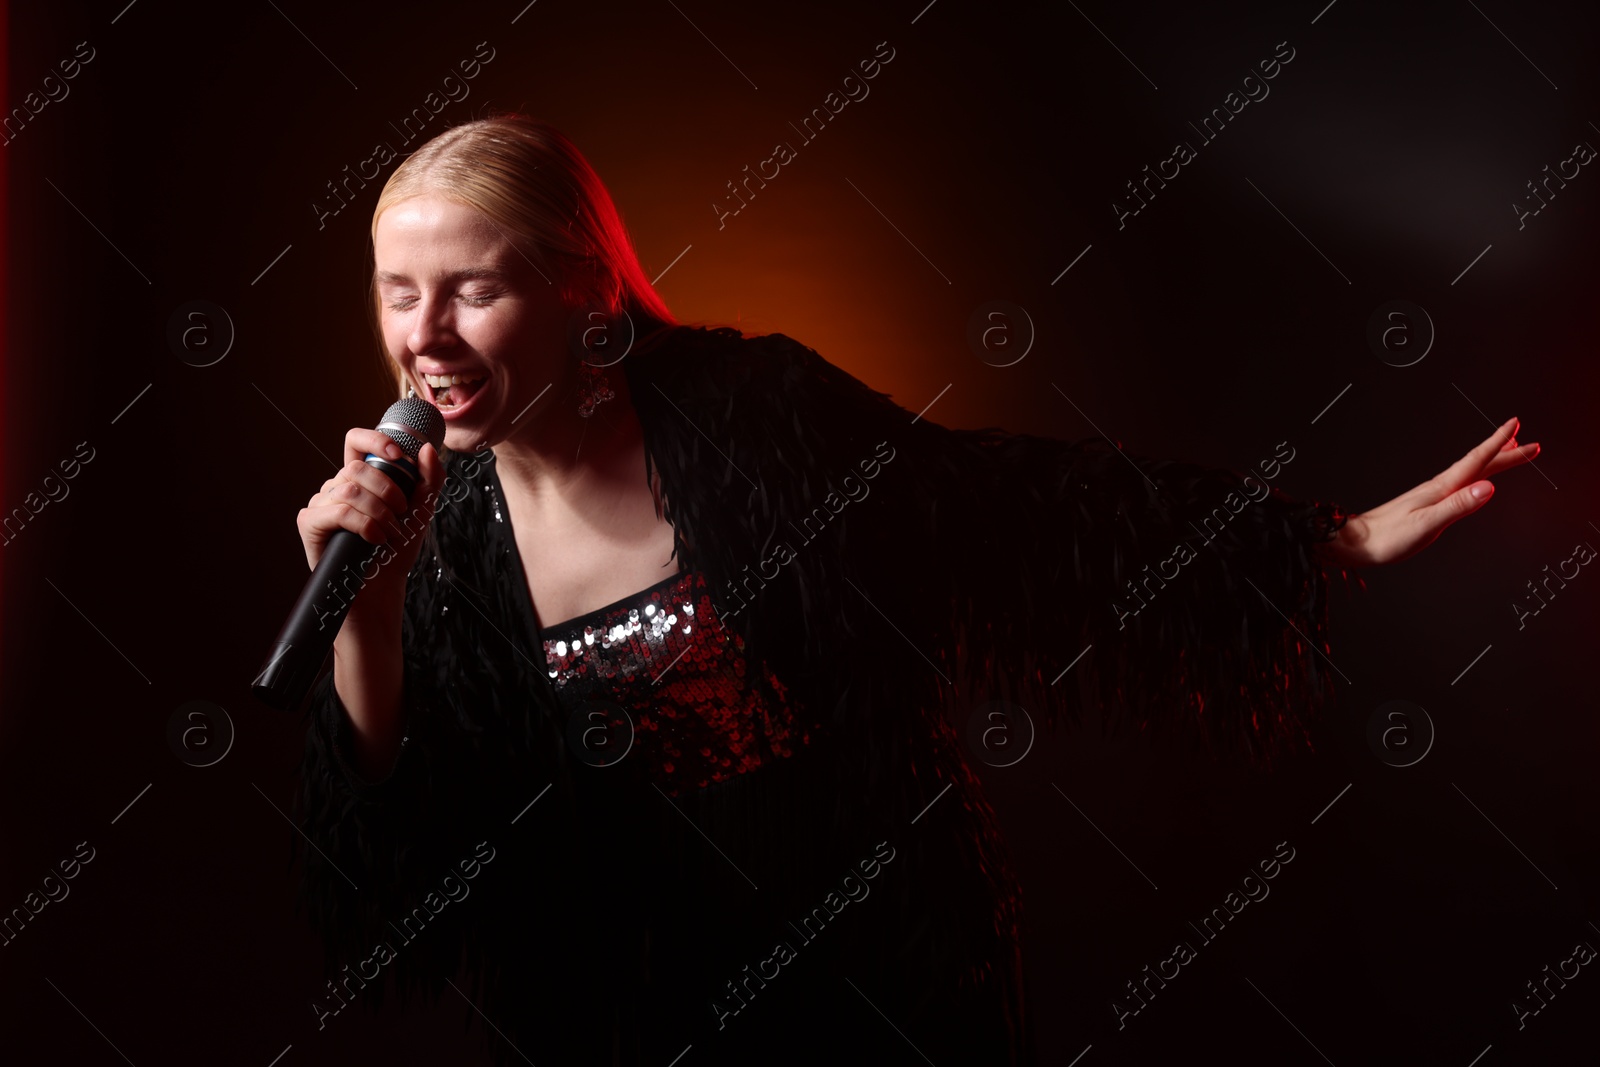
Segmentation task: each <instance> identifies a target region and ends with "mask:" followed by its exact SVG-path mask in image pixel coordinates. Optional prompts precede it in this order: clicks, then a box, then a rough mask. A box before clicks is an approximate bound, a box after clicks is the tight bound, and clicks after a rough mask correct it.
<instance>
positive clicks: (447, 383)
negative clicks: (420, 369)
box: [422, 371, 489, 412]
mask: <svg viewBox="0 0 1600 1067" xmlns="http://www.w3.org/2000/svg"><path fill="white" fill-rule="evenodd" d="M488 378H489V376H488V375H487V374H485V373H483V372H482V371H469V372H468V373H466V374H424V375H422V381H423V384H424V385H426V386H427V388H428V402H429V403H431V404H433V405H434V406H435V407H437V408H438V409H439V410H440V411H441V412H449V411H453V410H455V409H456V408H459V407H462V406H463V405H465V404H466V402H467V401H469V400H471V399H472V397H473V396H474V395H475V394H476V393H477V392H478V389H479V388H480V387H482V385H483V383H484V382H485V381H487V380H488Z"/></svg>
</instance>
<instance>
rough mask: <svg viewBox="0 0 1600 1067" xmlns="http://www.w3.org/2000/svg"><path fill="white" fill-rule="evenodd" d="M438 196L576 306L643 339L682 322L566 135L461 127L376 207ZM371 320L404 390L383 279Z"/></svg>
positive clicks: (370, 299)
mask: <svg viewBox="0 0 1600 1067" xmlns="http://www.w3.org/2000/svg"><path fill="white" fill-rule="evenodd" d="M430 194H431V195H436V196H440V197H442V198H444V199H446V200H452V201H455V202H457V203H460V204H464V205H466V206H467V207H470V208H473V209H474V210H476V211H478V212H480V213H481V214H483V215H484V216H485V217H486V218H488V219H489V220H490V221H491V222H493V223H494V224H495V226H497V227H498V228H499V229H500V230H501V231H502V232H504V233H505V234H506V236H507V237H508V238H509V239H510V240H511V241H512V243H513V244H514V245H515V246H516V247H517V249H518V250H519V251H521V252H522V253H523V254H524V255H525V256H527V257H528V259H529V261H530V262H532V263H533V264H534V265H535V266H536V267H537V268H538V270H539V272H540V273H542V274H543V275H544V276H545V277H546V278H548V279H549V280H550V281H551V282H552V283H553V284H555V285H556V286H557V288H558V291H559V292H560V297H561V301H562V303H563V304H565V305H566V306H567V307H569V308H580V307H585V306H589V307H593V308H595V309H596V310H601V311H604V312H605V313H606V314H608V315H617V316H619V315H622V314H626V315H627V316H628V317H629V318H630V319H631V320H632V322H633V328H634V332H635V335H636V336H639V337H643V336H644V335H646V334H648V333H650V332H652V331H653V330H655V329H657V328H659V327H662V326H671V325H675V324H676V320H675V319H674V318H673V317H672V312H671V311H669V310H668V309H667V305H666V304H665V303H664V302H663V301H662V299H661V297H659V296H658V295H656V291H655V288H654V287H653V286H652V285H651V284H650V281H649V279H647V278H646V277H645V273H644V269H643V268H642V267H641V266H640V265H639V257H638V254H637V253H636V252H635V251H634V249H633V242H632V241H631V240H630V239H629V238H628V231H627V229H626V228H625V227H624V226H623V224H622V216H621V215H620V214H619V213H618V211H617V207H616V205H615V204H614V203H613V202H612V200H611V194H610V193H609V192H608V191H607V190H606V187H605V184H604V183H602V182H601V181H600V176H599V175H598V174H596V173H595V170H594V168H593V167H591V166H590V165H589V161H588V160H587V159H585V158H584V157H583V154H582V153H581V152H579V151H578V149H577V147H576V146H575V145H573V143H572V142H571V141H569V140H568V139H567V138H566V137H565V136H564V135H563V134H562V133H561V132H560V131H559V130H557V129H556V128H555V127H554V126H552V125H550V124H549V123H548V122H545V121H544V120H542V119H536V118H532V117H530V116H528V115H522V114H518V113H515V112H500V113H496V114H492V115H491V116H489V117H488V118H482V119H476V120H474V121H472V122H467V123H463V124H462V125H460V126H454V127H452V128H450V129H448V130H446V131H444V132H443V133H441V134H439V135H438V136H437V137H435V138H433V139H432V140H431V141H428V142H427V143H426V144H424V145H423V146H422V147H421V148H418V149H417V150H416V151H415V152H413V153H412V154H411V155H410V156H408V157H407V158H406V159H405V161H404V162H402V163H401V164H400V165H399V166H398V167H396V168H395V170H394V173H393V174H391V175H389V180H388V181H386V182H384V185H383V191H382V192H381V193H379V194H378V203H377V206H376V207H374V208H373V209H372V241H373V246H374V247H375V246H376V243H377V234H378V216H380V215H382V214H383V212H384V211H385V210H386V209H388V208H391V207H393V206H394V205H396V204H398V203H400V202H402V201H405V200H410V199H412V198H414V197H418V196H427V195H430ZM367 285H368V290H367V314H368V316H369V320H370V322H371V325H372V329H373V335H374V336H375V337H376V338H377V340H378V348H379V351H380V353H382V354H383V362H384V364H385V366H386V367H387V368H388V370H389V372H390V374H391V376H393V377H394V379H395V381H396V383H397V385H398V387H399V388H400V389H401V390H402V391H403V390H404V389H405V387H406V385H407V383H406V381H405V380H404V379H403V377H402V376H401V373H400V369H399V367H398V366H396V365H395V362H394V360H392V359H390V358H389V356H388V352H387V350H386V348H385V346H384V342H383V333H382V328H381V326H380V324H379V316H378V293H377V286H376V280H375V278H374V277H373V276H372V273H371V272H369V274H368V279H367Z"/></svg>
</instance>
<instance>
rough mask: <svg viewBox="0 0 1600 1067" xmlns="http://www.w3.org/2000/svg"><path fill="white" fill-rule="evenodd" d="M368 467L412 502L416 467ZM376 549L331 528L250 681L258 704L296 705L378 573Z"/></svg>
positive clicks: (376, 459)
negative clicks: (359, 597)
mask: <svg viewBox="0 0 1600 1067" xmlns="http://www.w3.org/2000/svg"><path fill="white" fill-rule="evenodd" d="M367 463H369V464H370V465H372V466H373V467H376V468H377V469H378V470H380V471H383V473H385V474H387V475H388V476H389V477H390V478H391V479H393V480H394V482H395V484H396V485H398V486H399V487H400V489H401V491H402V492H404V493H405V495H406V499H407V500H410V499H411V494H412V492H414V491H415V489H416V487H417V483H418V481H419V480H420V478H421V474H420V472H419V471H418V470H417V468H416V466H415V465H413V464H412V463H411V462H409V461H408V460H404V459H401V460H390V459H385V458H383V457H382V456H374V455H371V454H368V456H367ZM377 551H378V546H377V545H375V544H373V543H372V542H370V541H368V540H366V539H365V538H363V537H362V536H360V535H359V534H356V533H352V532H351V531H349V530H335V531H334V532H333V535H332V536H330V537H329V538H328V542H327V544H326V545H324V546H323V549H322V558H321V559H319V560H317V565H316V567H314V568H313V569H312V571H311V578H310V579H309V580H308V581H307V582H306V585H305V588H304V589H303V590H301V592H300V599H298V600H296V601H295V604H294V607H293V608H292V609H291V610H290V612H289V618H288V621H286V622H285V623H284V624H283V630H282V631H281V632H280V633H279V634H278V639H277V640H276V641H274V642H273V643H272V650H271V651H270V652H269V653H268V656H267V662H266V665H265V666H263V667H262V668H261V671H260V673H259V674H257V675H256V677H255V680H254V681H253V682H251V683H250V691H251V692H252V693H254V694H255V696H256V697H257V699H259V700H260V701H261V702H262V703H264V704H266V705H267V706H268V707H271V708H277V709H278V710H279V711H290V710H292V709H294V708H296V707H298V706H299V704H300V702H301V701H302V700H303V699H304V698H305V695H306V693H307V692H309V691H310V689H311V685H312V683H313V682H315V681H316V680H317V675H318V674H320V673H321V672H322V665H323V663H324V662H325V661H326V660H327V658H328V652H329V651H330V650H331V649H332V648H333V639H334V638H335V637H337V636H338V634H339V627H340V626H342V625H344V619H345V616H346V615H348V614H349V613H350V605H351V604H352V603H354V602H355V598H356V594H358V593H359V592H360V591H361V589H362V588H363V587H364V586H365V585H366V583H367V581H368V580H369V579H371V578H372V577H373V576H374V575H376V574H377V570H376V568H372V569H370V571H369V568H368V564H369V563H371V561H372V557H373V556H374V555H376V554H377Z"/></svg>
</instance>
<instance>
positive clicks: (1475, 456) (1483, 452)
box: [1435, 418, 1519, 502]
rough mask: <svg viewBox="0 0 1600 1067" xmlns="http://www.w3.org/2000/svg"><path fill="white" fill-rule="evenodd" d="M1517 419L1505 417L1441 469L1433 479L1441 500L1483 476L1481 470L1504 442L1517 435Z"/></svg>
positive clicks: (1482, 470)
mask: <svg viewBox="0 0 1600 1067" xmlns="http://www.w3.org/2000/svg"><path fill="white" fill-rule="evenodd" d="M1518 425H1519V423H1518V421H1517V419H1515V418H1510V419H1507V420H1506V421H1505V422H1504V423H1502V424H1501V426H1500V428H1499V429H1498V430H1496V431H1495V432H1494V433H1492V434H1490V435H1489V436H1488V437H1487V438H1486V439H1485V440H1484V442H1483V443H1482V444H1480V445H1478V447H1476V448H1474V449H1473V450H1472V451H1471V452H1468V453H1467V454H1466V455H1464V456H1462V457H1461V458H1460V459H1458V460H1456V461H1455V462H1454V463H1452V464H1451V465H1450V466H1449V467H1447V468H1446V469H1445V470H1443V471H1441V472H1440V474H1439V476H1438V477H1437V478H1436V479H1435V482H1436V484H1437V488H1438V490H1439V493H1440V496H1441V500H1440V501H1438V502H1443V498H1444V497H1445V496H1446V495H1447V494H1450V493H1454V492H1455V491H1457V490H1458V489H1462V488H1465V487H1466V486H1467V485H1468V483H1470V482H1474V481H1477V480H1478V479H1479V478H1481V477H1483V472H1484V469H1485V468H1486V467H1488V465H1489V461H1490V460H1492V459H1493V458H1494V456H1495V453H1497V452H1499V451H1500V449H1501V448H1502V447H1503V446H1504V445H1505V443H1506V442H1507V441H1509V440H1511V439H1512V438H1513V437H1515V436H1516V435H1517V428H1518Z"/></svg>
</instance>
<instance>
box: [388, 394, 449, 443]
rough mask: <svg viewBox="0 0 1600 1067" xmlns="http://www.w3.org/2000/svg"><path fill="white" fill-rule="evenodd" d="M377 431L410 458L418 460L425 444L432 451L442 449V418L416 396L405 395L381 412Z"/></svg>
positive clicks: (432, 407) (433, 408)
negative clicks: (381, 415) (381, 419)
mask: <svg viewBox="0 0 1600 1067" xmlns="http://www.w3.org/2000/svg"><path fill="white" fill-rule="evenodd" d="M378 430H379V432H381V433H384V434H387V435H388V437H389V439H390V440H392V441H393V442H394V443H395V444H397V445H399V446H400V448H401V450H402V451H404V452H405V454H406V455H408V456H410V457H411V458H412V459H416V458H417V453H418V452H421V451H422V446H423V445H424V444H430V445H432V446H433V450H434V451H435V452H437V451H438V450H439V449H441V448H443V447H444V416H443V415H442V414H440V412H439V409H438V408H436V407H434V406H433V405H432V404H430V403H428V402H427V401H426V400H421V399H418V398H417V397H409V396H408V397H406V398H405V399H404V400H397V401H395V402H394V403H393V404H390V405H389V410H388V411H385V412H384V413H383V421H382V422H380V423H378Z"/></svg>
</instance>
